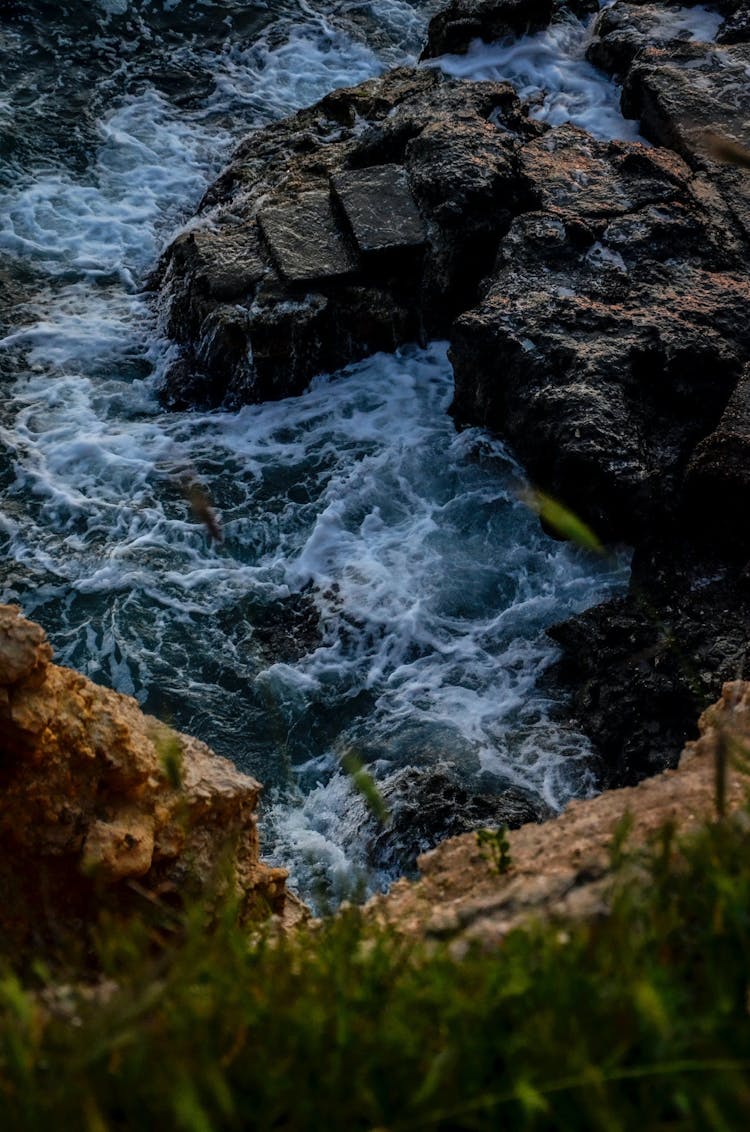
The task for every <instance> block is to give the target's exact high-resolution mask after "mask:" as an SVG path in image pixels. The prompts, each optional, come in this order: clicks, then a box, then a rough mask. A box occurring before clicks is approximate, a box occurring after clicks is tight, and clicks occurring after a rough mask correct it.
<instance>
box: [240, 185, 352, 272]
mask: <svg viewBox="0 0 750 1132" xmlns="http://www.w3.org/2000/svg"><path fill="white" fill-rule="evenodd" d="M258 221H259V223H260V226H261V230H262V232H263V235H264V237H265V239H266V241H267V242H268V245H269V247H270V249H271V253H272V255H273V258H274V260H275V261H276V264H277V266H278V268H279V271H280V272H281V274H282V275H283V276H284V278H285V279H286V280H288V281H289V282H291V283H304V282H312V281H315V280H325V279H336V278H339V277H340V276H342V275H350V274H352V273H354V272H356V270H357V267H358V259H357V256H356V254H355V252H354V251H353V250H352V249H351V248H350V247H349V245H348V243H347V241H346V239H345V237H344V236H343V235H342V233H341V231H340V229H339V226H338V224H337V223H336V219H335V217H334V215H333V210H332V207H331V200H330V195H329V194H328V193H326V192H312V193H305V194H304V195H303V196H301V197H299V198H298V199H297V200H296V201H290V203H289V204H279V205H271V206H269V207H268V208H264V209H262V210H261V211H260V213H259V214H258Z"/></svg>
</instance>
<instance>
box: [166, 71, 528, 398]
mask: <svg viewBox="0 0 750 1132" xmlns="http://www.w3.org/2000/svg"><path fill="white" fill-rule="evenodd" d="M541 130H542V127H541V126H540V125H538V124H537V123H535V122H532V121H530V120H529V119H528V118H527V117H526V115H525V114H524V113H523V112H522V110H521V107H520V104H519V102H518V99H517V98H516V96H515V94H514V92H513V90H512V88H511V87H510V86H508V85H507V84H504V83H459V82H455V81H451V80H446V79H444V78H442V77H441V76H440V75H438V74H437V73H436V72H432V71H428V70H416V69H410V68H402V69H399V70H396V71H392V72H390V73H389V74H388V75H386V76H385V77H384V78H383V79H379V80H373V81H371V82H368V83H364V84H363V85H362V86H360V87H356V88H354V89H352V90H342V91H336V92H334V93H333V94H331V95H329V96H328V97H327V98H325V99H323V101H322V102H320V103H318V104H317V105H316V106H313V107H311V108H310V109H308V110H304V111H302V112H300V113H299V114H297V115H295V116H294V117H292V118H289V119H287V120H285V121H284V122H280V123H277V124H276V125H274V126H270V127H269V128H267V129H265V130H261V131H259V132H258V133H257V134H255V135H253V136H252V138H250V139H248V141H247V142H245V143H243V145H241V146H240V148H239V150H238V151H237V153H236V155H235V158H234V160H233V162H232V164H231V165H230V166H229V168H228V169H227V170H226V171H225V172H224V173H223V174H222V176H221V177H220V178H219V180H218V181H217V182H216V183H215V185H214V186H212V188H211V189H210V190H209V192H208V194H207V196H206V199H205V201H204V204H203V206H202V208H201V210H200V214H199V220H198V222H197V223H193V224H192V225H191V226H190V228H189V229H188V230H187V231H186V232H184V233H183V234H182V235H181V236H179V237H178V239H177V240H175V242H174V243H173V244H172V245H171V247H170V248H169V249H168V250H167V253H166V255H165V257H164V261H163V263H162V266H161V269H160V275H161V288H162V298H163V305H164V311H165V320H166V327H167V331H168V333H169V335H170V336H171V337H172V338H173V339H174V340H175V341H176V342H178V343H179V344H180V346H181V348H182V349H181V356H180V358H179V359H178V360H177V361H176V362H175V363H174V364H173V366H172V368H171V370H170V372H169V373H168V375H167V377H166V382H165V388H164V398H165V400H166V402H167V403H168V404H170V405H173V406H182V405H189V404H195V403H200V402H204V403H209V404H219V403H222V402H225V403H226V402H230V403H231V402H235V403H236V402H241V401H259V400H266V399H270V398H276V397H284V396H288V395H290V394H294V393H299V392H301V391H302V389H304V387H305V386H306V385H307V383H308V382H309V380H310V378H311V377H313V376H314V375H315V374H316V373H320V372H323V371H326V370H331V369H335V368H336V367H338V366H341V365H343V364H346V363H348V362H351V361H353V360H355V359H357V358H359V357H362V356H364V355H366V354H368V353H372V352H374V351H376V350H392V349H394V348H395V347H396V346H398V345H400V344H402V343H403V342H406V341H410V340H411V341H413V340H420V339H424V338H425V337H428V336H430V335H436V334H441V335H442V334H444V333H445V327H446V325H449V324H450V321H451V320H452V319H453V318H454V317H455V316H456V314H458V313H459V312H460V311H461V310H462V309H463V308H464V307H465V305H466V303H467V301H468V300H470V298H471V296H472V295H473V294H474V293H475V292H476V289H477V287H478V285H479V282H480V280H481V279H482V277H483V276H484V275H485V274H486V272H487V271H488V270H489V269H490V267H491V264H492V261H493V259H494V256H495V253H496V250H497V246H498V242H499V240H500V238H501V236H502V235H503V234H504V233H505V232H506V231H507V228H508V226H509V224H510V221H511V218H512V215H513V213H514V212H515V211H517V210H518V209H519V208H520V207H522V205H523V197H524V194H525V193H526V188H527V187H526V180H525V178H524V177H523V176H522V175H521V174H520V170H519V152H520V148H521V146H522V145H523V144H524V142H526V141H527V140H529V139H530V138H533V137H536V136H538V134H539V133H540V132H541Z"/></svg>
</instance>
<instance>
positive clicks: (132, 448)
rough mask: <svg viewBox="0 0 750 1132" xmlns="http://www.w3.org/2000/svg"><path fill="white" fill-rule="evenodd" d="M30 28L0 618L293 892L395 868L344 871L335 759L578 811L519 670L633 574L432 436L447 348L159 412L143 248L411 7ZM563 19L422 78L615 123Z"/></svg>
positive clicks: (188, 9)
mask: <svg viewBox="0 0 750 1132" xmlns="http://www.w3.org/2000/svg"><path fill="white" fill-rule="evenodd" d="M24 10H25V12H26V15H24V16H23V17H22V18H21V17H19V19H18V20H17V21H15V22H14V21H13V20H8V21H7V22H6V24H5V25H4V26H3V27H2V28H0V60H3V61H4V62H5V63H6V64H7V66H6V67H5V68H4V73H5V74H6V75H7V76H8V81H7V90H5V91H4V92H2V94H0V138H2V140H3V141H4V147H5V152H6V153H7V154H8V155H9V156H8V159H7V160H6V161H5V163H4V165H3V168H2V172H1V174H0V303H2V307H1V308H0V337H1V340H0V376H1V377H2V380H3V382H4V388H5V396H4V398H3V400H2V407H1V408H0V441H1V443H2V449H1V450H0V482H1V483H2V487H3V505H2V512H1V513H0V552H1V561H0V599H1V600H3V601H14V602H18V603H19V604H20V605H21V606H22V607H23V609H24V612H25V613H26V614H27V615H28V616H31V617H33V618H34V619H35V620H38V621H39V622H40V623H41V624H42V625H44V627H45V628H46V629H47V631H48V634H49V636H50V639H51V641H52V643H53V645H54V647H55V650H56V654H57V657H58V659H59V661H60V662H61V663H64V664H68V665H71V666H73V667H75V668H77V669H79V670H81V671H83V672H85V673H86V674H87V675H89V676H91V677H92V678H93V679H95V680H98V681H100V682H103V683H106V684H108V685H110V686H112V687H114V688H116V689H117V690H118V691H121V692H126V693H129V694H131V695H134V696H136V697H137V698H138V699H139V701H140V702H141V704H142V705H143V706H144V708H145V709H146V710H148V711H150V712H153V713H154V714H156V715H158V716H160V717H161V718H163V719H165V720H167V721H168V722H170V723H172V724H174V725H175V726H177V727H179V728H180V729H182V730H185V731H189V732H191V733H193V734H196V735H197V736H199V737H200V738H202V739H204V740H205V741H206V742H208V743H209V744H210V745H211V746H212V747H213V748H214V749H215V750H216V751H217V752H219V753H221V754H224V755H227V756H229V757H230V758H232V759H233V760H234V761H235V762H236V763H237V764H238V765H239V766H240V767H241V768H242V769H243V770H246V771H248V772H250V773H252V774H254V775H255V776H256V777H258V778H259V779H260V780H261V781H263V782H264V784H265V786H266V799H265V804H264V810H263V819H262V835H263V846H264V853H265V855H266V856H268V857H269V858H271V859H272V860H274V861H275V862H277V863H282V864H284V865H285V866H287V867H288V868H290V869H291V872H292V880H293V882H294V883H295V884H297V885H298V886H299V887H300V888H301V890H302V892H303V893H304V894H305V895H308V896H309V895H310V894H311V893H314V892H320V891H324V892H325V893H327V894H328V895H329V896H333V897H335V898H338V897H340V896H341V895H345V894H347V893H348V892H350V891H352V890H353V889H354V888H355V887H357V886H359V888H360V890H361V889H362V888H364V890H365V891H367V890H372V889H374V888H377V887H382V886H383V885H384V884H386V883H387V882H388V880H389V879H391V877H392V875H393V871H394V869H393V868H391V869H390V870H383V869H382V868H380V867H378V866H376V865H373V864H372V862H371V861H370V860H369V859H368V851H367V844H366V838H365V837H364V835H363V829H365V828H366V827H367V822H368V819H367V815H366V813H365V812H364V809H363V807H364V803H363V801H362V799H361V798H359V797H358V796H357V795H356V793H355V792H354V791H353V787H352V784H351V781H350V779H349V778H348V776H347V775H346V774H344V773H343V771H342V769H341V762H342V759H343V758H344V757H345V756H346V755H347V754H350V753H352V752H354V753H356V755H357V757H358V758H361V759H362V760H363V761H364V762H366V763H367V764H368V766H369V767H370V769H371V771H372V773H373V774H374V776H375V777H376V779H378V780H379V781H380V782H381V784H387V783H388V782H389V781H392V780H393V778H394V776H395V775H397V774H398V772H399V771H400V770H402V769H403V768H404V767H417V768H421V769H424V770H427V771H429V769H430V768H431V767H446V766H447V767H448V768H450V770H451V773H455V775H456V776H457V779H458V780H460V781H461V783H462V784H463V785H464V786H465V788H466V789H467V790H470V791H471V790H477V791H478V790H482V791H484V792H493V791H494V792H498V791H501V790H502V789H503V788H505V787H507V786H515V787H520V788H522V789H524V790H528V791H530V792H532V793H533V794H534V795H535V796H537V797H539V798H540V799H542V800H543V801H544V802H545V803H546V804H547V805H548V806H550V807H552V808H553V809H556V808H559V807H561V806H562V805H563V804H564V803H565V802H566V801H567V800H568V799H569V798H571V797H573V796H580V795H585V794H590V793H591V792H593V791H594V790H595V788H596V779H595V774H594V771H593V769H592V767H593V764H592V759H591V751H590V748H589V745H588V743H587V741H586V740H585V738H584V737H583V736H582V735H581V734H579V733H578V732H577V731H576V730H575V729H574V728H573V727H572V726H571V725H570V723H569V721H568V720H567V719H566V701H565V696H564V693H563V692H562V691H556V690H555V688H554V686H553V684H552V683H551V682H550V681H546V682H545V680H544V679H543V677H544V674H545V672H546V671H547V670H548V669H549V667H550V666H551V665H552V664H553V663H554V660H555V658H556V655H557V653H556V649H555V647H554V646H553V645H552V643H551V642H550V641H549V640H548V638H547V637H546V636H545V629H546V628H547V627H548V626H549V625H551V624H553V623H554V622H556V621H559V620H561V619H564V618H565V617H567V616H570V615H571V614H573V613H575V612H577V611H579V610H581V609H583V608H586V607H587V606H589V605H591V604H592V603H594V602H598V601H601V600H604V599H606V598H607V597H608V596H610V595H611V594H614V593H617V592H619V591H621V589H622V588H623V586H624V584H625V582H626V579H627V561H626V557H625V556H624V555H623V556H620V557H617V558H607V559H596V558H592V557H591V556H590V555H587V554H585V553H584V552H583V551H581V550H579V549H577V548H575V547H572V546H570V545H567V544H563V543H561V542H557V541H555V540H553V539H552V538H550V537H549V536H548V535H547V534H545V533H544V532H543V530H542V529H541V527H540V525H539V522H538V520H537V519H536V517H535V516H534V515H533V514H532V513H530V511H529V510H528V508H527V507H526V506H525V504H524V503H523V502H522V501H521V496H522V490H523V486H524V481H523V474H522V470H521V469H520V468H519V467H518V466H517V465H516V463H515V462H514V460H513V458H512V456H511V455H510V454H509V453H508V452H507V451H506V450H505V449H504V448H503V446H502V445H501V444H500V443H499V442H498V441H497V440H495V439H493V438H492V437H490V436H488V435H487V434H485V433H483V432H481V431H480V430H476V429H472V430H467V431H464V432H461V433H458V432H457V431H456V429H455V427H454V425H453V423H452V421H451V418H450V416H449V415H448V412H447V410H448V407H449V405H450V401H451V395H452V374H451V368H450V364H449V362H448V358H447V352H446V344H445V343H439V342H437V343H432V344H431V345H429V346H428V347H427V348H422V349H419V348H417V347H416V346H414V347H408V348H405V349H404V350H402V351H400V352H399V353H397V354H396V355H393V356H385V355H378V356H375V357H373V358H370V359H367V360H365V361H364V362H362V363H360V364H358V365H355V366H352V367H349V368H348V369H347V370H346V371H345V372H343V373H341V374H335V375H321V376H320V377H319V378H317V379H316V380H315V381H314V382H313V384H312V387H311V388H310V390H309V391H308V392H306V393H305V394H304V395H302V396H301V397H298V398H294V399H290V400H288V401H284V402H278V403H273V404H267V405H262V406H251V407H245V408H243V409H241V410H239V411H236V412H223V411H215V412H210V413H204V412H194V413H166V412H164V411H163V410H162V409H161V408H160V405H159V401H158V388H159V382H160V378H161V375H162V374H163V372H164V369H165V366H166V365H167V364H168V363H169V360H170V356H171V354H170V346H169V344H168V343H167V342H165V341H164V340H163V339H162V338H161V337H160V330H159V322H158V311H157V308H156V303H155V300H154V298H153V296H151V295H150V294H148V293H147V292H145V291H144V289H143V288H144V281H145V279H146V278H147V275H148V272H149V271H150V270H151V269H152V268H153V266H154V264H155V262H156V259H157V257H158V254H159V252H160V250H161V249H162V248H163V247H164V245H165V243H166V242H167V241H168V240H169V239H170V238H171V237H172V236H173V235H174V233H175V232H176V231H177V230H179V227H180V225H181V224H183V223H185V222H186V221H187V220H188V218H189V216H190V213H191V210H192V209H194V207H195V205H196V204H197V202H198V200H199V199H200V197H201V195H202V193H203V192H204V191H205V189H206V187H207V185H208V184H209V183H210V181H211V179H212V178H213V177H214V176H215V175H216V174H217V173H218V171H219V170H220V168H221V166H222V164H223V163H224V162H225V161H226V160H227V158H228V157H229V155H230V153H231V150H232V147H233V145H234V144H236V142H237V141H238V140H239V139H240V138H241V137H243V136H244V135H245V134H246V133H247V132H248V131H250V130H252V129H253V128H256V127H258V126H260V125H263V124H265V123H267V122H268V121H270V120H272V119H274V118H277V117H280V116H282V115H284V114H286V113H289V112H291V111H292V110H294V109H296V108H298V107H300V106H302V105H305V104H307V103H309V102H311V101H314V100H315V99H316V98H318V97H320V96H322V95H323V94H325V93H326V92H327V91H329V90H330V89H332V88H335V87H337V86H342V85H351V84H353V83H357V82H359V81H362V80H364V79H366V78H368V77H371V76H373V75H376V74H379V73H381V72H382V70H383V69H384V68H385V67H387V66H391V65H394V64H396V63H401V62H414V61H415V60H416V57H417V54H418V50H419V45H420V41H421V37H422V34H423V31H424V27H425V22H426V13H425V10H424V9H420V7H419V6H417V5H415V6H411V5H409V4H407V3H406V2H405V0H383V2H382V3H376V4H373V5H371V6H367V5H361V4H338V5H315V4H311V3H300V4H289V3H287V4H284V3H276V4H271V5H270V6H262V7H261V6H254V5H252V4H249V3H242V2H241V0H233V2H231V3H218V2H217V3H213V2H211V0H204V2H203V3H200V4H194V5H186V4H183V3H180V0H163V2H161V0H153V3H151V2H149V0H143V2H142V3H137V2H136V0H131V2H130V4H128V0H99V3H98V5H91V6H88V7H87V9H86V12H85V15H84V14H82V11H81V9H80V8H79V6H77V5H75V4H70V5H65V4H59V5H49V4H45V3H41V2H40V3H39V4H37V5H34V4H30V5H26V6H24ZM588 34H589V31H588V29H587V28H586V26H585V25H582V24H579V23H578V22H577V21H572V22H571V23H569V24H564V25H560V26H559V27H557V28H553V29H551V30H550V31H549V32H544V33H540V35H538V36H531V37H527V38H526V39H524V40H520V41H518V42H516V43H515V44H510V45H509V44H503V45H497V46H487V45H476V46H475V47H474V48H472V50H471V51H470V52H469V54H468V55H467V56H465V57H461V58H458V57H453V58H448V59H445V60H442V61H441V63H440V65H441V66H443V67H444V69H445V70H447V71H448V72H449V73H451V74H456V75H461V76H464V77H473V78H507V79H510V80H512V81H515V82H516V83H517V85H518V86H519V89H520V90H521V92H522V93H523V94H524V96H525V97H531V98H533V99H534V100H535V110H534V113H535V114H537V115H538V116H539V117H542V118H545V119H547V120H549V121H550V122H553V123H556V122H558V121H561V120H572V121H577V122H578V123H579V124H581V125H584V126H586V127H587V128H589V129H591V130H592V131H593V132H595V133H597V134H598V135H599V136H623V137H633V136H635V128H634V125H633V123H632V122H626V121H625V120H624V119H623V118H622V117H621V115H620V113H619V109H618V105H619V95H618V91H617V88H616V87H615V86H614V85H613V84H612V83H610V82H609V81H608V80H606V79H605V78H604V77H603V76H601V75H599V74H598V73H597V72H596V71H595V70H594V69H593V68H591V67H589V66H588V64H585V62H584V61H583V52H584V49H585V43H586V37H587V35H588ZM84 80H85V81H84ZM186 485H187V486H186ZM196 486H197V489H199V490H200V492H201V493H203V494H204V495H205V497H206V498H208V499H210V500H211V504H212V506H213V508H214V509H215V511H216V513H217V516H218V520H219V522H220V524H221V529H222V539H221V541H217V540H215V539H213V538H212V537H211V535H210V532H209V531H207V529H206V527H205V526H204V525H203V524H202V523H201V521H200V519H199V517H197V516H196V514H195V513H194V512H193V511H191V508H190V504H189V498H190V492H191V491H192V490H193V489H194V488H195V487H196ZM396 871H397V869H396Z"/></svg>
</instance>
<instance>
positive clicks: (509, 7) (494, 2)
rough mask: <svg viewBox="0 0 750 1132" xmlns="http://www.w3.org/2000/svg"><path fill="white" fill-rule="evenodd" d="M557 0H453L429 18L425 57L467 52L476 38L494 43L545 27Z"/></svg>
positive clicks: (432, 57)
mask: <svg viewBox="0 0 750 1132" xmlns="http://www.w3.org/2000/svg"><path fill="white" fill-rule="evenodd" d="M554 11H555V3H554V0H451V2H450V3H449V4H446V5H445V6H443V7H441V8H440V10H439V11H438V12H436V13H435V15H434V16H433V17H432V19H431V20H430V25H429V28H428V30H427V43H426V45H425V48H424V51H423V53H422V58H423V59H434V58H436V57H437V56H438V55H447V54H449V53H456V52H462V51H465V50H466V48H467V47H468V46H469V44H470V43H471V41H472V40H473V39H483V40H485V42H491V41H493V40H497V39H503V38H504V37H505V36H513V35H523V34H525V33H527V32H533V31H539V29H540V28H545V27H547V25H548V24H549V22H550V20H551V19H552V16H553V13H554Z"/></svg>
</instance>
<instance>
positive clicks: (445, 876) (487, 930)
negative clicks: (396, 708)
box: [368, 681, 750, 953]
mask: <svg viewBox="0 0 750 1132" xmlns="http://www.w3.org/2000/svg"><path fill="white" fill-rule="evenodd" d="M700 731H701V737H700V738H699V739H698V740H697V741H696V742H694V743H689V744H688V745H687V747H686V748H685V750H684V752H683V755H682V758H681V760H680V764H679V767H678V768H677V769H676V770H670V771H665V772H664V773H663V774H659V775H656V776H655V777H653V778H649V779H646V780H645V781H643V782H641V783H639V785H638V786H634V787H629V788H624V789H620V790H610V791H607V792H605V793H604V794H600V795H598V796H597V797H596V798H591V799H588V800H586V801H578V802H571V803H570V805H569V806H568V807H567V809H566V810H565V811H564V812H563V813H562V814H561V815H560V816H559V817H558V818H556V819H555V820H553V821H549V822H546V823H544V824H543V825H537V824H529V825H525V826H522V828H521V829H518V830H515V831H514V832H512V833H510V834H509V835H508V839H509V842H510V857H511V865H510V868H509V870H508V871H507V873H505V874H503V875H500V874H498V872H497V871H496V869H494V868H493V866H492V864H491V862H490V861H489V860H488V858H487V856H486V855H485V853H484V852H483V851H482V850H481V849H480V847H479V845H478V843H477V838H476V835H475V834H464V835H463V836H461V837H455V838H451V839H450V840H449V841H445V842H443V844H442V845H439V846H438V848H437V849H434V850H432V851H431V852H430V853H425V854H424V855H423V856H422V857H421V858H420V860H419V867H420V872H421V878H420V880H418V881H416V882H413V883H411V882H408V881H404V880H402V881H399V882H397V883H396V884H395V885H393V886H392V888H391V890H390V892H388V893H387V894H386V895H384V896H378V897H376V898H375V899H374V900H372V901H371V902H370V904H369V905H368V910H369V912H370V914H371V915H372V916H374V917H375V918H376V919H377V920H379V921H381V922H387V923H389V924H390V925H392V926H393V927H395V928H396V929H397V930H398V931H400V932H404V933H407V934H414V935H421V936H424V937H425V938H427V939H450V940H452V941H454V944H455V947H456V949H457V952H458V953H460V952H461V950H462V949H463V948H465V946H467V945H468V944H469V943H472V942H479V943H480V944H482V945H487V946H492V945H494V944H496V943H498V942H500V941H501V940H502V939H503V937H504V936H505V935H506V934H507V932H508V931H510V930H511V929H512V928H514V927H517V926H519V925H520V924H522V923H524V922H525V921H528V920H529V918H533V917H538V916H545V917H546V916H552V917H556V916H574V917H575V916H592V915H598V914H601V913H602V912H605V911H606V907H607V895H608V891H609V882H610V875H609V869H610V847H611V844H612V839H613V836H614V834H615V831H616V829H617V827H618V824H619V823H620V822H621V821H622V820H623V818H625V817H626V815H630V820H631V821H632V826H631V830H630V834H629V844H630V845H631V846H637V845H642V844H645V843H646V842H648V840H649V838H650V837H652V836H654V835H655V834H656V833H657V832H658V831H659V830H660V829H661V828H662V827H663V826H664V824H665V823H666V822H674V823H675V826H676V827H677V829H678V830H679V831H680V832H685V831H687V830H688V829H690V827H692V826H696V825H697V824H699V823H700V822H703V821H707V820H711V819H712V818H713V817H715V815H716V765H717V756H718V755H719V754H720V752H721V750H722V748H723V749H724V750H727V749H728V747H729V746H730V744H732V743H734V744H737V745H739V746H740V747H742V748H745V749H748V750H750V683H746V682H741V681H735V682H732V683H728V684H726V685H725V687H724V691H723V694H722V697H721V699H720V700H719V702H718V703H717V704H715V705H714V706H713V707H711V708H709V709H708V710H707V711H706V712H704V713H703V715H702V717H701V719H700ZM747 793H748V779H747V777H746V776H743V775H742V774H740V773H739V772H738V771H737V770H736V769H733V768H732V767H731V766H730V767H729V769H728V772H727V779H726V796H725V804H726V809H727V811H728V812H729V811H732V810H736V809H737V808H739V807H740V806H741V805H742V804H743V803H744V802H745V801H746V800H747Z"/></svg>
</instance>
